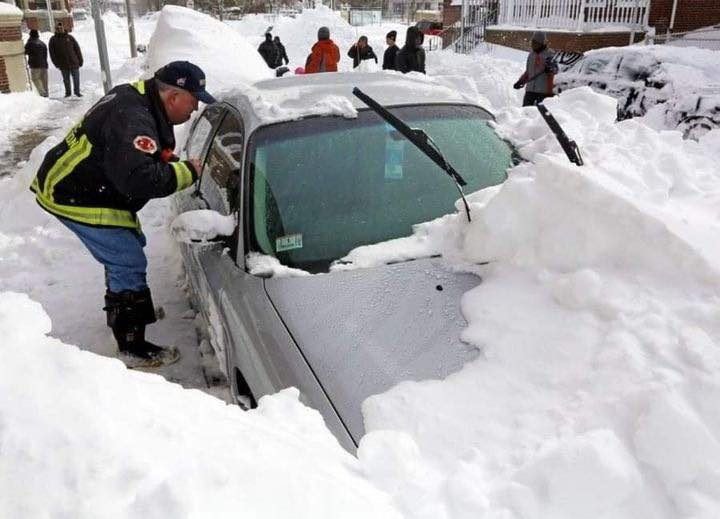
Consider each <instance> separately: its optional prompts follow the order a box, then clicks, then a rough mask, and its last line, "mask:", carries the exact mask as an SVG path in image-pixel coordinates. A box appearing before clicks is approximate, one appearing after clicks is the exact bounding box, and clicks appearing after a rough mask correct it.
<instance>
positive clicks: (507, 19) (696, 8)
mask: <svg viewBox="0 0 720 519" xmlns="http://www.w3.org/2000/svg"><path fill="white" fill-rule="evenodd" d="M471 1H472V0H466V11H467V9H468V7H467V5H468V4H469V3H470V2H471ZM475 1H477V0H475ZM480 1H484V2H485V4H486V5H487V6H488V7H487V9H488V12H490V13H491V16H489V17H488V19H489V20H491V22H492V25H491V26H489V27H488V28H487V31H486V32H485V40H486V41H489V42H492V43H499V44H501V45H506V46H508V47H514V48H518V49H523V50H524V49H527V48H528V47H529V46H530V38H531V36H532V33H533V32H534V31H536V30H538V29H540V30H544V31H546V32H547V33H548V36H549V39H550V44H551V45H552V47H553V48H554V49H557V50H569V51H576V52H584V51H586V50H590V49H595V48H599V47H607V46H622V45H628V44H630V43H631V42H637V41H641V40H642V39H643V38H644V37H645V35H646V33H647V32H648V30H650V29H651V28H652V29H653V30H654V31H655V33H656V34H658V35H661V34H665V33H667V32H668V31H669V30H671V32H685V31H690V30H694V29H698V28H701V27H707V26H710V25H715V24H718V23H720V0H480ZM673 8H674V9H675V16H674V18H673ZM460 18H461V0H444V24H445V26H446V27H450V26H452V25H453V24H458V23H460ZM671 24H672V27H671ZM466 25H467V21H466Z"/></svg>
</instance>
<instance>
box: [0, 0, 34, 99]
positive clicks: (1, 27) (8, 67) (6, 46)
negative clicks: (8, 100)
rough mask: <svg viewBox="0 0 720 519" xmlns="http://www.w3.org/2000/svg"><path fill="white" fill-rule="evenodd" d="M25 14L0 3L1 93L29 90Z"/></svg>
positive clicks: (11, 6)
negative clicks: (23, 39) (24, 38)
mask: <svg viewBox="0 0 720 519" xmlns="http://www.w3.org/2000/svg"><path fill="white" fill-rule="evenodd" d="M22 19H23V13H22V11H21V10H20V9H18V8H17V7H15V6H14V5H11V4H7V3H3V2H0V92H2V93H4V94H7V93H9V92H22V91H23V90H27V89H28V77H27V72H26V71H25V49H24V46H23V41H22V32H21V30H20V29H21V27H22Z"/></svg>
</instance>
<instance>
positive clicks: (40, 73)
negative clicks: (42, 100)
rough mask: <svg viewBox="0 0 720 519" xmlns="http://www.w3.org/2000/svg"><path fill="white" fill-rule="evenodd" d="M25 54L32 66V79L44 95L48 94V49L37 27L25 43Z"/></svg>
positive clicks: (39, 91)
mask: <svg viewBox="0 0 720 519" xmlns="http://www.w3.org/2000/svg"><path fill="white" fill-rule="evenodd" d="M25 54H27V57H28V66H29V67H30V79H32V82H33V85H35V88H36V89H37V91H38V94H40V95H41V96H43V97H47V96H48V62H47V55H48V50H47V46H46V45H45V43H44V42H43V41H42V40H41V39H40V34H38V32H37V31H36V30H35V29H32V30H31V31H30V38H29V39H28V41H27V43H25Z"/></svg>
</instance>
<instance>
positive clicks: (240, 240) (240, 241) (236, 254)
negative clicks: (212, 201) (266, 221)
mask: <svg viewBox="0 0 720 519" xmlns="http://www.w3.org/2000/svg"><path fill="white" fill-rule="evenodd" d="M218 104H220V105H222V106H221V108H224V110H225V111H224V113H223V114H222V117H220V118H219V119H218V122H217V124H216V125H215V127H214V128H213V129H212V131H211V134H212V136H211V137H209V138H208V139H207V143H206V148H205V150H204V153H205V157H204V160H203V167H205V165H206V162H207V158H208V157H209V155H210V149H211V148H212V146H213V144H214V142H215V138H216V137H217V135H218V132H219V131H220V127H221V126H222V125H223V123H224V122H225V120H226V119H227V117H234V118H235V119H236V121H237V122H238V123H239V125H240V128H241V131H242V136H243V144H242V158H241V160H240V167H239V168H238V177H239V178H238V193H237V197H238V199H237V204H236V207H235V210H234V211H233V212H232V213H231V214H236V215H237V224H236V225H235V231H234V233H233V235H232V236H231V237H228V238H227V239H226V240H225V241H228V240H232V242H231V243H229V244H228V246H229V247H230V249H231V251H232V252H233V254H232V256H233V261H234V262H235V264H236V265H238V267H240V268H244V265H245V251H246V250H247V247H246V246H245V235H246V234H245V231H244V227H243V222H242V221H243V200H244V194H243V191H244V184H245V181H244V177H245V164H246V160H245V159H246V156H247V143H248V138H247V135H246V132H245V129H246V127H247V125H246V124H245V120H244V119H243V117H242V114H241V113H240V111H239V110H238V109H237V108H235V107H234V106H232V105H231V104H229V103H218ZM206 174H208V175H209V172H207V171H203V174H202V175H201V177H200V179H199V181H198V186H197V189H198V191H199V190H200V189H201V188H202V182H203V179H204V178H205V177H206ZM210 178H212V176H210ZM212 180H213V181H215V179H212ZM206 182H209V180H206ZM206 204H207V201H206ZM208 209H210V210H214V209H213V208H212V207H208ZM240 233H242V236H241V235H240ZM233 248H234V249H235V250H233Z"/></svg>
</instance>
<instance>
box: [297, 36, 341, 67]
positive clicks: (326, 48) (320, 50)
mask: <svg viewBox="0 0 720 519" xmlns="http://www.w3.org/2000/svg"><path fill="white" fill-rule="evenodd" d="M339 61H340V49H339V48H338V46H337V45H335V43H334V42H333V41H332V40H331V39H330V29H328V28H327V27H320V29H318V41H317V42H316V43H315V45H313V47H312V52H311V53H310V56H308V60H307V66H306V67H305V73H306V74H314V73H316V72H337V65H338V62H339Z"/></svg>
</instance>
